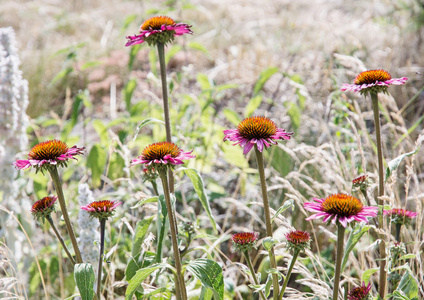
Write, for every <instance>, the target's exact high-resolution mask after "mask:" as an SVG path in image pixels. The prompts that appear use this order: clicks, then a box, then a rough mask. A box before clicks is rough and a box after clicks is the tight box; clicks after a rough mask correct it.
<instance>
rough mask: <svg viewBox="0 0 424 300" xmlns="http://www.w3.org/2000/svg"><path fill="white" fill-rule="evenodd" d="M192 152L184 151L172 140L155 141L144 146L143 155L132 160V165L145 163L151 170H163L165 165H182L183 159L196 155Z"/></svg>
mask: <svg viewBox="0 0 424 300" xmlns="http://www.w3.org/2000/svg"><path fill="white" fill-rule="evenodd" d="M192 152H193V151H190V152H183V151H182V150H181V149H180V148H179V147H178V146H177V145H175V144H174V143H171V142H161V143H154V144H151V145H149V146H147V147H146V148H144V150H143V151H142V152H141V155H140V156H139V157H137V158H136V159H133V160H132V161H131V166H134V165H138V164H144V165H145V167H146V168H147V169H149V170H150V171H152V170H154V169H156V170H157V171H161V170H162V169H163V168H164V167H165V168H166V167H174V166H175V165H182V164H184V162H183V160H186V159H190V158H194V157H196V156H195V155H192V154H191V153H192Z"/></svg>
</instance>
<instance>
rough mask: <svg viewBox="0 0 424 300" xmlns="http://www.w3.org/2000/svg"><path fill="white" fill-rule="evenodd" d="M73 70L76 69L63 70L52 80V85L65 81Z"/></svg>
mask: <svg viewBox="0 0 424 300" xmlns="http://www.w3.org/2000/svg"><path fill="white" fill-rule="evenodd" d="M73 70H74V68H72V67H67V68H65V69H62V70H61V71H60V72H59V73H57V74H56V76H55V77H54V78H53V79H52V81H51V82H50V84H54V83H55V82H56V81H58V80H61V79H64V78H65V77H66V76H68V75H69V74H70V73H71V72H72V71H73Z"/></svg>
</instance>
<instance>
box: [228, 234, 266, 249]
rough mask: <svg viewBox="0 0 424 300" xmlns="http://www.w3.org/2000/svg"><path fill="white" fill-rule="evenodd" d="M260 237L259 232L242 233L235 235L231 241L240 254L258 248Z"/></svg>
mask: <svg viewBox="0 0 424 300" xmlns="http://www.w3.org/2000/svg"><path fill="white" fill-rule="evenodd" d="M258 237H259V233H257V232H240V233H236V234H233V236H232V237H231V239H232V240H233V245H234V247H235V248H236V250H238V251H240V252H245V251H250V250H252V248H256V247H255V244H256V240H257V239H258Z"/></svg>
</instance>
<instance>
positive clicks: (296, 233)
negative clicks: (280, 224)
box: [284, 230, 311, 252]
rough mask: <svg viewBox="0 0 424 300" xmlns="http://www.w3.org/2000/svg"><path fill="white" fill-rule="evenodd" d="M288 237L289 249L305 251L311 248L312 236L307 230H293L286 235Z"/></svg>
mask: <svg viewBox="0 0 424 300" xmlns="http://www.w3.org/2000/svg"><path fill="white" fill-rule="evenodd" d="M284 236H285V237H286V239H287V249H289V250H290V249H293V250H298V251H300V252H304V251H305V249H306V248H308V249H309V246H310V243H311V236H310V234H309V233H308V232H306V231H301V230H292V231H290V232H288V233H286V234H285V235H284Z"/></svg>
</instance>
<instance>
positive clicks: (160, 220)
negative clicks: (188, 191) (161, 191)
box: [156, 194, 175, 263]
mask: <svg viewBox="0 0 424 300" xmlns="http://www.w3.org/2000/svg"><path fill="white" fill-rule="evenodd" d="M158 200H159V201H158V216H157V221H156V223H157V250H156V262H157V263H159V262H161V261H162V251H163V239H164V237H165V235H166V234H165V233H166V232H167V230H168V227H169V220H168V210H167V209H166V202H165V196H164V195H160V196H159V199H158ZM171 202H173V203H174V202H175V196H174V195H173V194H171Z"/></svg>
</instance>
